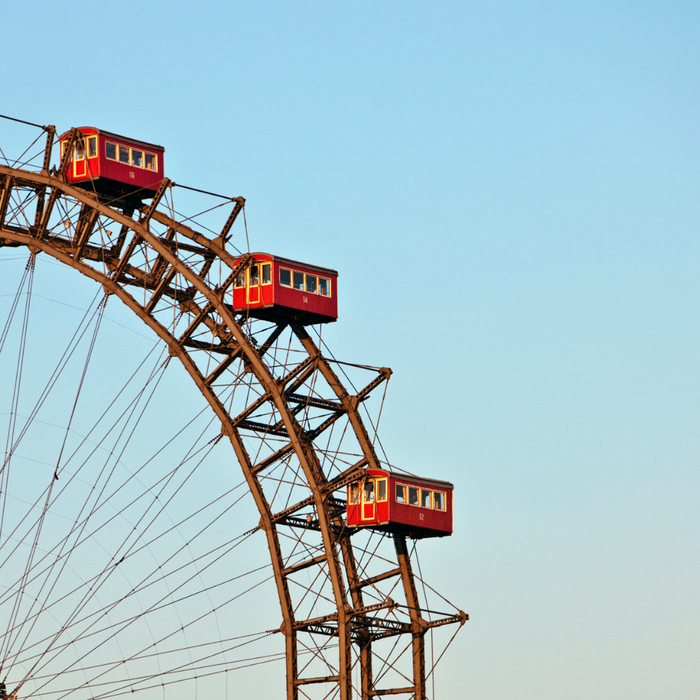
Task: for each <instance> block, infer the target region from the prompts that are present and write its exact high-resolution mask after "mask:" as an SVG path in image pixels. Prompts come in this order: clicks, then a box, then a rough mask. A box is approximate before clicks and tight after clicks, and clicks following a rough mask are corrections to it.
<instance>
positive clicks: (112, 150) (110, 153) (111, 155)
mask: <svg viewBox="0 0 700 700" xmlns="http://www.w3.org/2000/svg"><path fill="white" fill-rule="evenodd" d="M105 158H107V160H116V159H117V144H116V143H112V142H111V141H105Z"/></svg>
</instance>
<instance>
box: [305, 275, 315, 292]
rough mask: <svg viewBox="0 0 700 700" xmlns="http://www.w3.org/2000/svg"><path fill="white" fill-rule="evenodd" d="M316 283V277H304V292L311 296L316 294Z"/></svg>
mask: <svg viewBox="0 0 700 700" xmlns="http://www.w3.org/2000/svg"><path fill="white" fill-rule="evenodd" d="M317 282H318V277H316V275H306V291H307V292H311V294H316V286H317V284H316V283H317Z"/></svg>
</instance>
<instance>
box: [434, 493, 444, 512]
mask: <svg viewBox="0 0 700 700" xmlns="http://www.w3.org/2000/svg"><path fill="white" fill-rule="evenodd" d="M433 504H434V507H435V510H445V508H446V504H445V494H444V493H443V492H442V491H434V492H433Z"/></svg>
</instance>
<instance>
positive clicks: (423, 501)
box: [420, 489, 433, 508]
mask: <svg viewBox="0 0 700 700" xmlns="http://www.w3.org/2000/svg"><path fill="white" fill-rule="evenodd" d="M432 496H433V492H432V491H428V489H421V490H420V505H421V508H432V507H433V498H432Z"/></svg>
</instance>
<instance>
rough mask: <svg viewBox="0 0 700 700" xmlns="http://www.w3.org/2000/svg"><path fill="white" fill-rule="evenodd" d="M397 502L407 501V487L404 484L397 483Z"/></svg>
mask: <svg viewBox="0 0 700 700" xmlns="http://www.w3.org/2000/svg"><path fill="white" fill-rule="evenodd" d="M396 502H397V503H406V487H405V486H404V485H403V484H396Z"/></svg>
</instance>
